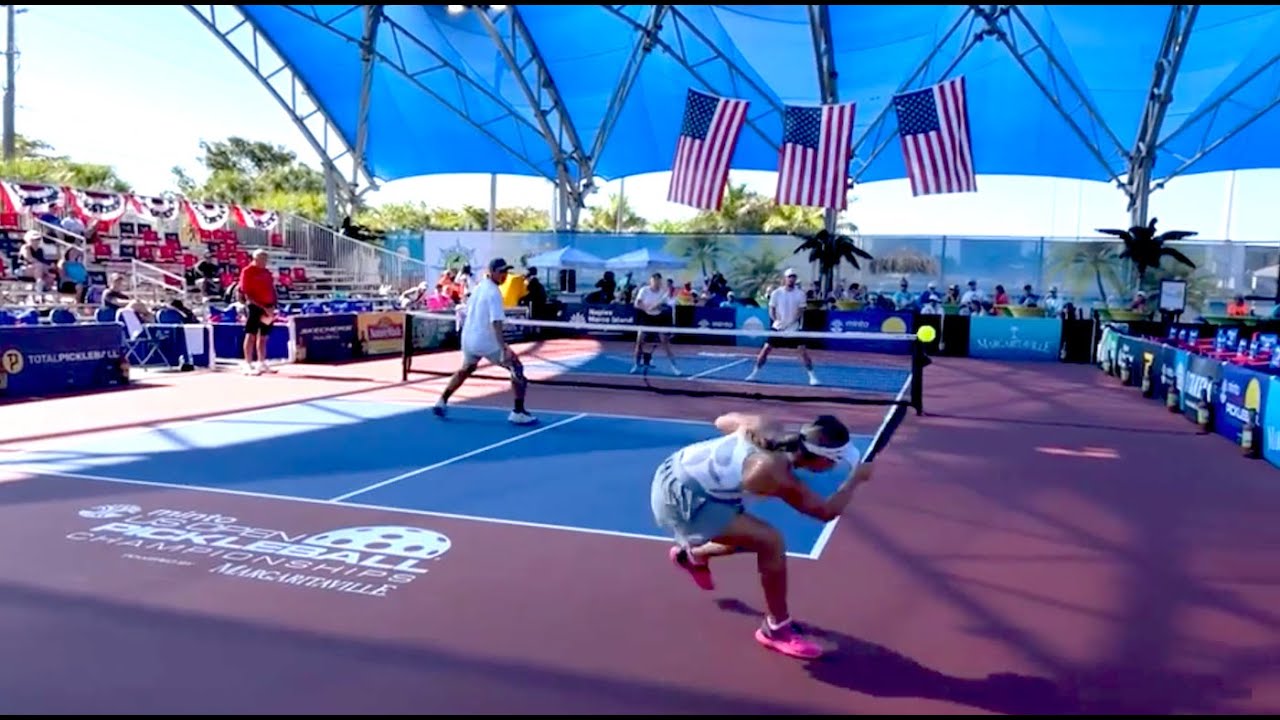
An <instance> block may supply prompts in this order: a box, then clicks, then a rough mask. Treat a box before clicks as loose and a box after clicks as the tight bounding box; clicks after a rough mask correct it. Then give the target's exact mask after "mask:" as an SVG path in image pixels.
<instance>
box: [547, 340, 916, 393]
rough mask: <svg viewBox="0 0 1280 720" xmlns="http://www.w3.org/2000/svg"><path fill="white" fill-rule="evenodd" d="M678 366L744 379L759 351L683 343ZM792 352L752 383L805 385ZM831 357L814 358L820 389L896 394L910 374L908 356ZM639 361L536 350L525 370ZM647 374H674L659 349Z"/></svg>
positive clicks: (772, 361) (618, 369)
mask: <svg viewBox="0 0 1280 720" xmlns="http://www.w3.org/2000/svg"><path fill="white" fill-rule="evenodd" d="M672 350H673V351H674V353H675V356H676V366H677V367H678V368H679V369H680V374H681V376H682V377H684V378H687V379H689V380H694V381H712V382H742V381H744V380H745V379H746V377H747V375H748V374H750V373H751V369H752V367H754V365H755V352H756V351H755V349H754V348H753V349H737V350H736V351H735V349H734V348H732V347H726V348H724V349H722V350H721V349H716V350H698V351H690V350H689V349H688V348H687V347H682V346H680V345H674V346H672ZM793 353H794V351H791V350H775V351H774V352H773V353H772V354H771V355H770V356H769V360H768V362H766V363H765V366H764V367H763V368H762V369H761V370H760V374H759V375H758V376H757V377H756V379H755V380H754V381H753V382H754V383H758V384H762V385H775V386H793V387H795V386H801V387H803V386H807V385H808V384H809V376H808V375H807V374H806V373H805V370H804V364H803V363H801V361H800V359H799V358H798V357H795V356H794V354H793ZM834 357H835V358H839V359H838V360H835V361H833V356H832V355H825V356H822V357H818V358H814V372H815V373H816V374H817V376H818V381H819V382H820V383H821V386H822V387H827V388H832V389H838V390H847V391H863V392H872V393H887V394H890V395H894V394H897V393H898V391H899V390H901V389H902V387H903V386H904V385H905V384H906V382H907V380H908V378H910V377H911V357H910V355H890V354H876V355H875V356H874V359H872V358H869V357H867V356H865V355H864V356H858V355H856V354H842V355H837V356H834ZM634 364H635V357H634V355H633V354H632V353H631V351H630V350H625V351H603V352H592V353H581V354H572V355H567V356H564V357H559V356H556V357H549V356H547V355H544V354H542V353H534V354H533V355H532V356H527V357H526V358H525V368H526V369H528V370H529V371H530V372H534V371H548V372H555V373H559V374H575V373H576V374H581V373H591V374H595V375H627V374H631V368H632V366H633V365H634ZM648 375H649V377H655V378H657V377H661V378H672V377H675V375H674V373H673V372H672V371H671V363H670V362H669V361H668V360H667V356H666V354H665V353H663V352H662V350H661V348H659V349H658V350H657V351H655V352H654V353H653V361H652V364H651V365H650V367H649V368H648Z"/></svg>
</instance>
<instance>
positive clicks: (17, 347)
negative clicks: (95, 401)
mask: <svg viewBox="0 0 1280 720" xmlns="http://www.w3.org/2000/svg"><path fill="white" fill-rule="evenodd" d="M124 355H125V345H124V332H123V330H122V329H121V327H120V326H119V325H117V324H115V323H103V324H93V325H53V326H48V327H39V326H31V327H22V326H18V327H7V328H3V329H0V397H6V398H19V397H33V396H40V395H53V394H57V393H64V392H80V391H84V390H97V389H102V388H108V387H115V386H123V385H127V384H128V383H129V371H128V361H127V360H126V359H125V358H124Z"/></svg>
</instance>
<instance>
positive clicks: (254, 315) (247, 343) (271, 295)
mask: <svg viewBox="0 0 1280 720" xmlns="http://www.w3.org/2000/svg"><path fill="white" fill-rule="evenodd" d="M270 259H271V257H270V255H269V254H268V253H267V251H266V250H256V251H254V253H253V262H251V263H250V264H248V265H246V266H245V268H244V269H243V270H241V271H240V292H241V293H243V294H244V299H245V306H246V314H247V315H248V317H247V318H246V320H245V323H244V371H245V373H247V374H250V375H261V374H262V373H273V372H275V370H272V369H271V367H270V366H269V365H267V335H269V334H271V325H272V324H273V323H274V322H275V314H276V278H275V276H274V275H272V274H271V271H270V270H268V269H267V261H268V260H270ZM255 349H256V350H257V357H258V362H257V364H256V365H255V364H254V362H253V358H254V350H255Z"/></svg>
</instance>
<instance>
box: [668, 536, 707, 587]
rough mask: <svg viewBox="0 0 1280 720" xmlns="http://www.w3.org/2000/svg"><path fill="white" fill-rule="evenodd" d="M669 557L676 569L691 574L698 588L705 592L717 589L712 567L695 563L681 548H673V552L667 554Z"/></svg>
mask: <svg viewBox="0 0 1280 720" xmlns="http://www.w3.org/2000/svg"><path fill="white" fill-rule="evenodd" d="M667 556H668V557H670V558H671V562H673V563H675V566H676V567H678V568H680V569H681V570H684V571H685V572H687V573H689V577H691V578H693V582H694V583H696V584H697V585H698V587H700V588H702V589H703V590H715V589H716V584H715V583H714V582H712V580H711V566H710V565H708V564H707V563H705V562H704V563H696V562H694V561H693V560H692V559H691V558H690V557H689V555H688V553H686V552H685V551H684V548H681V547H679V546H676V547H673V548H671V551H670V552H668V553H667Z"/></svg>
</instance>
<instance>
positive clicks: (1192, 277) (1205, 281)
mask: <svg viewBox="0 0 1280 720" xmlns="http://www.w3.org/2000/svg"><path fill="white" fill-rule="evenodd" d="M1161 280H1181V281H1183V282H1185V283H1186V284H1187V294H1186V298H1187V310H1189V311H1191V312H1204V309H1205V302H1206V301H1207V300H1208V299H1209V297H1210V296H1212V294H1213V293H1214V292H1215V291H1217V290H1218V281H1217V279H1216V278H1214V277H1211V276H1209V275H1204V274H1202V273H1201V272H1200V271H1199V270H1196V269H1195V268H1194V267H1187V266H1186V265H1174V266H1173V267H1170V268H1163V267H1160V268H1152V272H1149V273H1147V275H1146V276H1145V277H1144V279H1143V280H1142V281H1141V283H1140V284H1139V286H1138V289H1140V290H1142V291H1143V292H1145V293H1146V294H1147V297H1156V296H1157V294H1158V293H1159V292H1160V281H1161Z"/></svg>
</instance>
